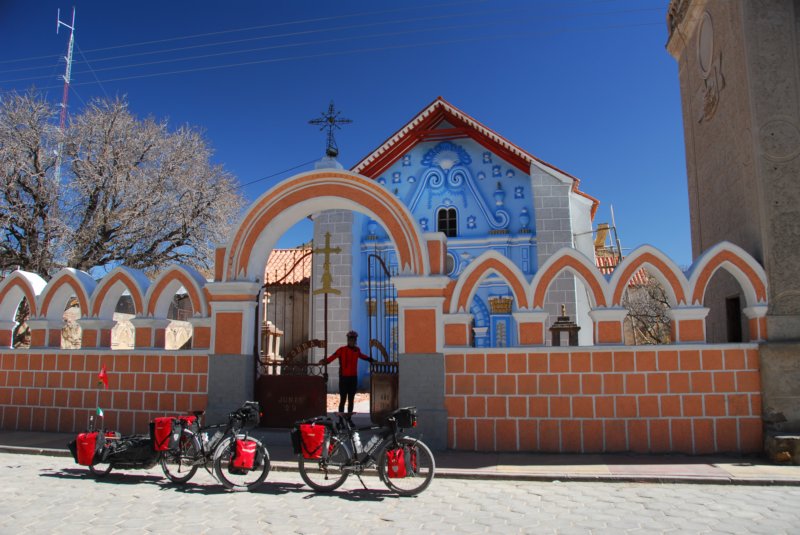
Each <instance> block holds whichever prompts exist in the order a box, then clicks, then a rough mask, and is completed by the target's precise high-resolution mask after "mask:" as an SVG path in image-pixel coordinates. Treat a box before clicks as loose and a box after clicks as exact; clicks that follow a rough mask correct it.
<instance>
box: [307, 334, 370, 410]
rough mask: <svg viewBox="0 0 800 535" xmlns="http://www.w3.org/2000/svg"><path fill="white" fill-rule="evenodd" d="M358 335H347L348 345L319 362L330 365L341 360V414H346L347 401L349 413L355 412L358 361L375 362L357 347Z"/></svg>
mask: <svg viewBox="0 0 800 535" xmlns="http://www.w3.org/2000/svg"><path fill="white" fill-rule="evenodd" d="M357 339H358V333H357V332H355V331H350V332H349V333H347V345H346V346H342V347H340V348H339V349H337V350H336V352H335V353H334V354H333V355H331V356H330V357H328V358H323V359H322V360H320V361H319V363H320V364H330V363H331V362H333V361H334V360H336V359H339V412H344V402H345V399H346V400H347V405H348V411H347V412H353V403H354V401H355V397H356V390H357V389H358V359H362V360H366V361H368V362H373V359H372V358H370V357H369V356H368V355H365V354H364V353H362V352H361V350H360V349H359V348H358V346H356V340H357Z"/></svg>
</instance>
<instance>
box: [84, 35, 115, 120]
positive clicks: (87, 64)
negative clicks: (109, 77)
mask: <svg viewBox="0 0 800 535" xmlns="http://www.w3.org/2000/svg"><path fill="white" fill-rule="evenodd" d="M75 46H76V47H77V48H78V53H79V54H80V55H81V57H82V58H83V61H84V63H86V66H87V67H89V70H91V71H92V75H94V79H95V80H96V81H97V85H99V86H100V89H102V90H103V94H104V95H105V96H106V98H107V99H109V100H110V99H111V97H109V96H108V93H107V92H106V88H105V87H103V84H102V83H101V82H100V79H99V78H98V77H97V73H96V72H94V69H92V66H91V65H90V64H89V61H88V60H87V59H86V56H85V55H84V54H83V50H81V47H79V46H78V43H75ZM78 74H81V73H78ZM81 100H83V99H81ZM85 105H86V103H85V102H84V106H85Z"/></svg>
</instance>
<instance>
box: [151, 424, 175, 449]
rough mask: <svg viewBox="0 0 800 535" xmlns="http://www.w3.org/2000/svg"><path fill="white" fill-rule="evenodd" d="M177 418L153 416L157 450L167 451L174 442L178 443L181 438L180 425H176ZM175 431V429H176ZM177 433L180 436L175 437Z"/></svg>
mask: <svg viewBox="0 0 800 535" xmlns="http://www.w3.org/2000/svg"><path fill="white" fill-rule="evenodd" d="M175 423H176V422H175V418H173V417H172V416H162V417H161V418H153V424H152V425H153V449H154V450H156V451H165V450H168V449H170V447H171V445H172V444H173V443H177V441H178V438H180V432H181V430H180V427H178V426H175V425H174V424H175ZM175 428H177V429H176V430H175V432H173V429H175ZM175 433H177V434H178V436H176V437H173V434H175Z"/></svg>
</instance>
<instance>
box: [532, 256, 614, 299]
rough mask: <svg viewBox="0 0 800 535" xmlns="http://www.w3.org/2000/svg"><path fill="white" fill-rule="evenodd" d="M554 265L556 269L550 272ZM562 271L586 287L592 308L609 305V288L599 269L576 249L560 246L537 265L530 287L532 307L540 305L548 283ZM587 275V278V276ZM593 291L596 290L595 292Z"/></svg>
mask: <svg viewBox="0 0 800 535" xmlns="http://www.w3.org/2000/svg"><path fill="white" fill-rule="evenodd" d="M571 263H575V264H577V266H573V265H570V264H571ZM560 264H564V265H560ZM556 267H557V271H555V272H553V273H551V271H552V270H553V269H555V268H556ZM579 267H580V268H583V269H584V271H585V273H582V272H581V271H580V270H579V269H578V268H579ZM563 271H568V272H569V273H572V274H573V275H574V276H575V277H577V278H578V279H579V280H580V281H581V282H582V283H583V285H584V287H586V289H587V294H588V296H589V299H590V301H591V305H592V307H593V308H597V307H607V306H609V303H611V290H610V287H609V284H608V281H607V280H606V278H605V277H604V276H603V275H602V274H601V273H600V270H599V269H597V266H596V265H594V262H592V261H591V260H589V258H587V257H586V255H584V254H583V253H581V252H580V251H578V250H576V249H573V248H571V247H562V248H561V249H559V250H558V251H556V252H555V253H554V254H553V255H552V256H551V257H550V258H548V259H547V260H546V261H545V262H544V264H542V265H541V266H539V269H538V270H537V272H536V275H535V276H534V277H533V281H531V287H532V289H533V300H532V305H533V307H542V305H543V303H544V296H545V295H547V290H548V288H549V287H550V284H552V282H553V281H554V280H555V279H556V278H557V277H558V276H559V275H560V274H561V273H562V272H563ZM587 276H588V277H589V278H587ZM592 282H594V283H595V284H597V288H596V289H595V288H594V287H593V286H592V284H591V283H592ZM539 292H541V299H540V300H541V303H537V298H538V296H539ZM595 292H597V294H596V293H595ZM598 297H602V299H603V300H604V302H603V303H600V302H599V300H598Z"/></svg>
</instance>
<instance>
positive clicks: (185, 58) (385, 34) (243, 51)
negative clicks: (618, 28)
mask: <svg viewBox="0 0 800 535" xmlns="http://www.w3.org/2000/svg"><path fill="white" fill-rule="evenodd" d="M657 10H658V9H657V8H641V9H627V10H617V11H606V12H593V13H578V14H571V15H569V16H567V17H562V16H553V17H549V18H550V19H556V20H558V19H563V18H586V17H597V16H611V15H620V14H627V13H636V12H647V11H657ZM518 12H519V10H517V9H504V10H495V11H493V12H491V13H492V14H506V13H518ZM473 15H485V12H484V13H480V12H470V13H457V14H452V15H443V16H437V17H419V18H410V19H400V20H393V21H384V22H377V23H367V24H353V25H347V26H339V27H334V28H324V29H316V30H304V31H301V32H293V33H284V34H276V35H267V36H258V37H251V38H247V39H238V40H234V41H222V42H216V43H204V44H198V45H192V46H187V47H179V48H172V49H166V50H156V51H148V52H140V53H135V54H126V55H122V56H113V57H108V58H96V59H93V60H92V61H94V62H95V63H96V62H102V61H110V60H114V59H124V58H128V57H136V56H143V55H157V54H166V53H170V52H175V51H184V50H193V49H197V48H208V47H212V46H221V45H227V44H236V43H242V42H250V41H257V40H264V39H276V38H281V37H296V36H299V35H308V34H313V33H321V32H330V31H339V30H356V29H362V28H371V27H373V26H376V25H377V26H380V25H387V24H406V23H410V22H420V21H433V20H440V19H445V20H451V19H453V18H456V17H470V16H473ZM546 18H548V17H545V19H546ZM537 20H542V17H539V18H538V19H537ZM507 23H512V24H526V23H527V21H525V20H520V19H519V18H518V17H517V18H513V19H501V20H495V21H491V22H488V21H485V20H482V21H480V22H476V23H471V24H463V25H450V26H434V27H430V28H418V29H413V30H404V31H399V32H381V33H376V34H371V35H366V36H365V35H353V36H348V37H338V38H332V39H323V40H318V41H305V42H300V43H286V44H279V45H272V46H265V47H257V48H250V49H240V50H233V51H227V52H216V53H211V54H203V55H195V56H183V57H178V58H171V59H163V60H157V61H151V62H142V63H132V64H124V65H117V66H112V67H105V68H98V69H92V67H91V65H89V62H88V60H87V59H86V56H85V54H84V53H83V51H81V55H82V56H83V58H84V62H85V63H86V64H87V66H88V67H89V69H90V70H91V71H92V72H94V71H97V72H105V71H111V70H119V69H126V68H138V67H146V66H151V65H158V64H164V63H174V62H178V61H190V60H195V59H207V58H211V57H220V56H226V55H233V54H246V53H251V52H260V51H265V50H275V49H281V48H295V47H302V46H311V45H318V44H328V43H335V42H343V41H348V40H354V39H359V40H363V39H371V38H380V37H391V36H394V37H397V36H400V35H408V34H414V33H424V32H433V31H450V30H459V29H470V28H476V27H479V28H485V27H489V26H496V25H498V24H507ZM37 68H38V67H37ZM17 70H21V69H17ZM0 72H14V71H0ZM87 72H89V71H80V72H78V73H76V74H83V73H87ZM44 78H45V77H44V76H31V77H25V78H15V79H10V80H3V81H0V83H14V82H24V81H33V80H41V79H44ZM95 79H97V76H96V74H95ZM98 81H99V80H98Z"/></svg>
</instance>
